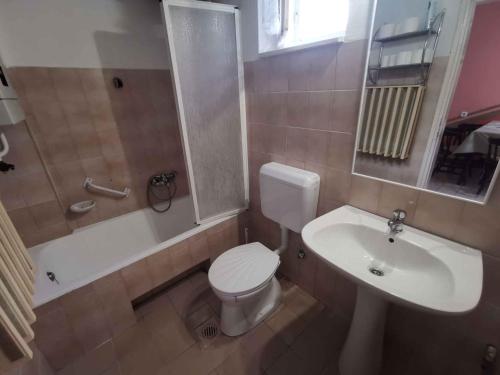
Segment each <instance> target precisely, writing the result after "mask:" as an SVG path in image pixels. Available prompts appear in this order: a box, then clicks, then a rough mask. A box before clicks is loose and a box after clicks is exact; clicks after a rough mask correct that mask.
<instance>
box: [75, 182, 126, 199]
mask: <svg viewBox="0 0 500 375" xmlns="http://www.w3.org/2000/svg"><path fill="white" fill-rule="evenodd" d="M93 182H94V180H92V179H91V178H90V177H86V178H85V181H83V187H84V188H85V189H87V190H88V191H92V190H93V191H96V192H99V193H105V194H109V195H114V196H115V197H119V198H126V197H128V195H129V194H130V189H129V188H128V187H126V188H125V189H123V191H119V190H114V189H109V188H106V187H103V186H99V185H94V183H93Z"/></svg>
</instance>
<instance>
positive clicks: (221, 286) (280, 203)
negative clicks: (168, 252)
mask: <svg viewBox="0 0 500 375" xmlns="http://www.w3.org/2000/svg"><path fill="white" fill-rule="evenodd" d="M259 177H260V200H261V208H262V213H263V214H264V216H266V217H267V218H269V219H271V220H273V221H275V222H277V223H279V224H280V227H281V245H280V247H279V248H278V249H276V250H274V251H273V250H270V249H268V248H267V247H265V246H264V245H263V244H261V243H260V242H253V243H250V244H246V245H241V246H237V247H235V248H232V249H230V250H228V251H226V252H224V253H223V254H222V255H220V256H219V257H218V258H217V259H216V260H215V261H214V263H213V264H212V266H211V267H210V270H209V271H208V280H209V282H210V285H211V287H212V289H213V291H214V292H215V294H216V295H217V296H218V297H219V298H220V299H221V301H222V311H221V330H222V332H224V333H225V334H226V335H228V336H237V335H241V334H243V333H245V332H247V331H248V330H250V329H251V328H252V327H254V326H255V325H257V324H258V323H259V322H260V321H262V319H264V318H265V317H267V316H268V315H269V314H270V313H271V312H272V311H273V310H274V309H275V308H276V307H277V306H278V305H279V303H280V299H281V288H280V284H279V283H278V281H277V280H276V277H275V276H274V275H275V273H276V270H277V269H278V266H279V264H280V258H279V255H280V254H281V253H282V252H283V251H284V250H286V248H287V245H288V229H291V230H293V231H294V232H297V233H300V232H301V230H302V228H303V227H304V225H306V224H307V223H308V222H309V221H311V220H312V219H314V218H315V217H316V207H317V205H318V194H319V176H318V175H317V174H316V173H312V172H308V171H305V170H302V169H298V168H294V167H290V166H287V165H283V164H279V163H274V162H273V163H268V164H265V165H263V166H262V167H261V169H260V176H259Z"/></svg>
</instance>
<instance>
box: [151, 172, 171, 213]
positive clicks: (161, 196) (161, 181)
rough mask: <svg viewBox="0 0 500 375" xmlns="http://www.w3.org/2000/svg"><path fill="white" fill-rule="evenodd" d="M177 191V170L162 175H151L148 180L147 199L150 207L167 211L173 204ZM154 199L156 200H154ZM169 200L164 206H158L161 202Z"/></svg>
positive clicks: (154, 209)
mask: <svg viewBox="0 0 500 375" xmlns="http://www.w3.org/2000/svg"><path fill="white" fill-rule="evenodd" d="M160 191H162V192H160ZM176 192H177V184H176V183H175V172H171V173H163V174H161V175H155V176H151V177H150V178H149V180H148V186H147V199H148V204H149V207H151V209H152V210H153V211H155V212H158V213H160V214H161V213H164V212H167V211H168V210H169V209H170V207H171V206H172V199H173V198H174V197H175V193H176ZM153 199H155V200H156V202H153ZM164 202H168V204H167V206H166V207H164V208H158V207H157V205H158V204H160V203H164Z"/></svg>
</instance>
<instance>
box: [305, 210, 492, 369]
mask: <svg viewBox="0 0 500 375" xmlns="http://www.w3.org/2000/svg"><path fill="white" fill-rule="evenodd" d="M387 220H388V219H387V218H383V217H380V216H377V215H373V214H370V213H368V212H365V211H363V210H360V209H357V208H354V207H350V206H344V207H341V208H339V209H336V210H334V211H331V212H329V213H327V214H325V215H323V216H321V217H319V218H317V219H315V220H313V221H311V222H310V223H309V224H307V225H306V226H305V227H304V228H303V230H302V238H303V240H304V243H305V244H306V246H307V247H308V248H310V249H311V251H313V252H314V253H316V254H317V255H318V256H319V257H320V258H322V259H324V260H325V261H326V262H327V263H329V264H330V265H332V266H333V267H335V268H337V269H338V270H339V271H340V272H341V273H343V274H344V275H345V276H346V277H348V278H350V279H351V280H353V281H354V282H355V283H357V285H358V296H357V300H356V309H355V313H354V318H353V322H352V323H351V329H350V333H349V335H348V339H347V341H346V344H345V345H344V349H343V352H342V356H341V359H340V370H341V373H342V374H346V375H347V374H348V375H358V374H359V375H365V374H377V372H378V370H377V369H378V368H379V367H380V362H381V354H382V352H381V349H380V353H376V352H377V350H373V348H377V347H378V348H381V347H382V338H383V331H384V324H385V312H386V308H387V303H388V302H389V301H390V302H395V303H400V304H405V305H407V306H412V307H415V308H419V309H424V310H428V311H433V312H438V313H441V314H463V313H466V312H468V311H471V310H472V309H474V308H475V307H476V305H477V304H478V302H479V299H480V297H481V290H482V283H483V264H482V255H481V252H480V251H478V250H475V249H472V248H469V247H466V246H463V245H460V244H458V243H455V242H452V241H449V240H446V239H444V238H440V237H438V236H434V235H432V234H429V233H426V232H423V231H420V230H417V229H414V228H411V227H408V226H406V225H405V226H404V227H403V228H404V229H403V231H402V232H401V233H399V234H397V235H391V234H390V233H389V227H388V225H387ZM363 347H366V350H367V353H366V356H364V354H361V353H360V348H363ZM374 352H375V353H374ZM374 354H375V357H377V356H378V358H374ZM370 357H371V358H370ZM359 358H365V359H367V358H369V359H367V360H366V361H359ZM351 362H352V363H351Z"/></svg>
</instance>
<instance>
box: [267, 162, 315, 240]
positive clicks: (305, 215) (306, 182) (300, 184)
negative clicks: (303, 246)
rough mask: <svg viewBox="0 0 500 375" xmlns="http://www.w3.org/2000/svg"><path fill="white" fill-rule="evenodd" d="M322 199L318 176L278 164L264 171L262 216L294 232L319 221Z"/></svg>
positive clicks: (268, 164) (269, 166)
mask: <svg viewBox="0 0 500 375" xmlns="http://www.w3.org/2000/svg"><path fill="white" fill-rule="evenodd" d="M318 195H319V175H317V174H316V173H313V172H309V171H305V170H303V169H299V168H294V167H290V166H288V165H283V164H279V163H274V162H272V163H267V164H264V165H263V166H262V167H261V168H260V203H261V209H262V213H263V214H264V216H265V217H267V218H268V219H271V220H273V221H275V222H277V223H279V224H280V225H282V226H285V227H286V228H288V229H290V230H293V231H294V232H297V233H300V231H301V230H302V227H304V225H306V224H307V223H308V222H310V221H311V220H313V219H314V218H315V217H316V208H317V206H318Z"/></svg>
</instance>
